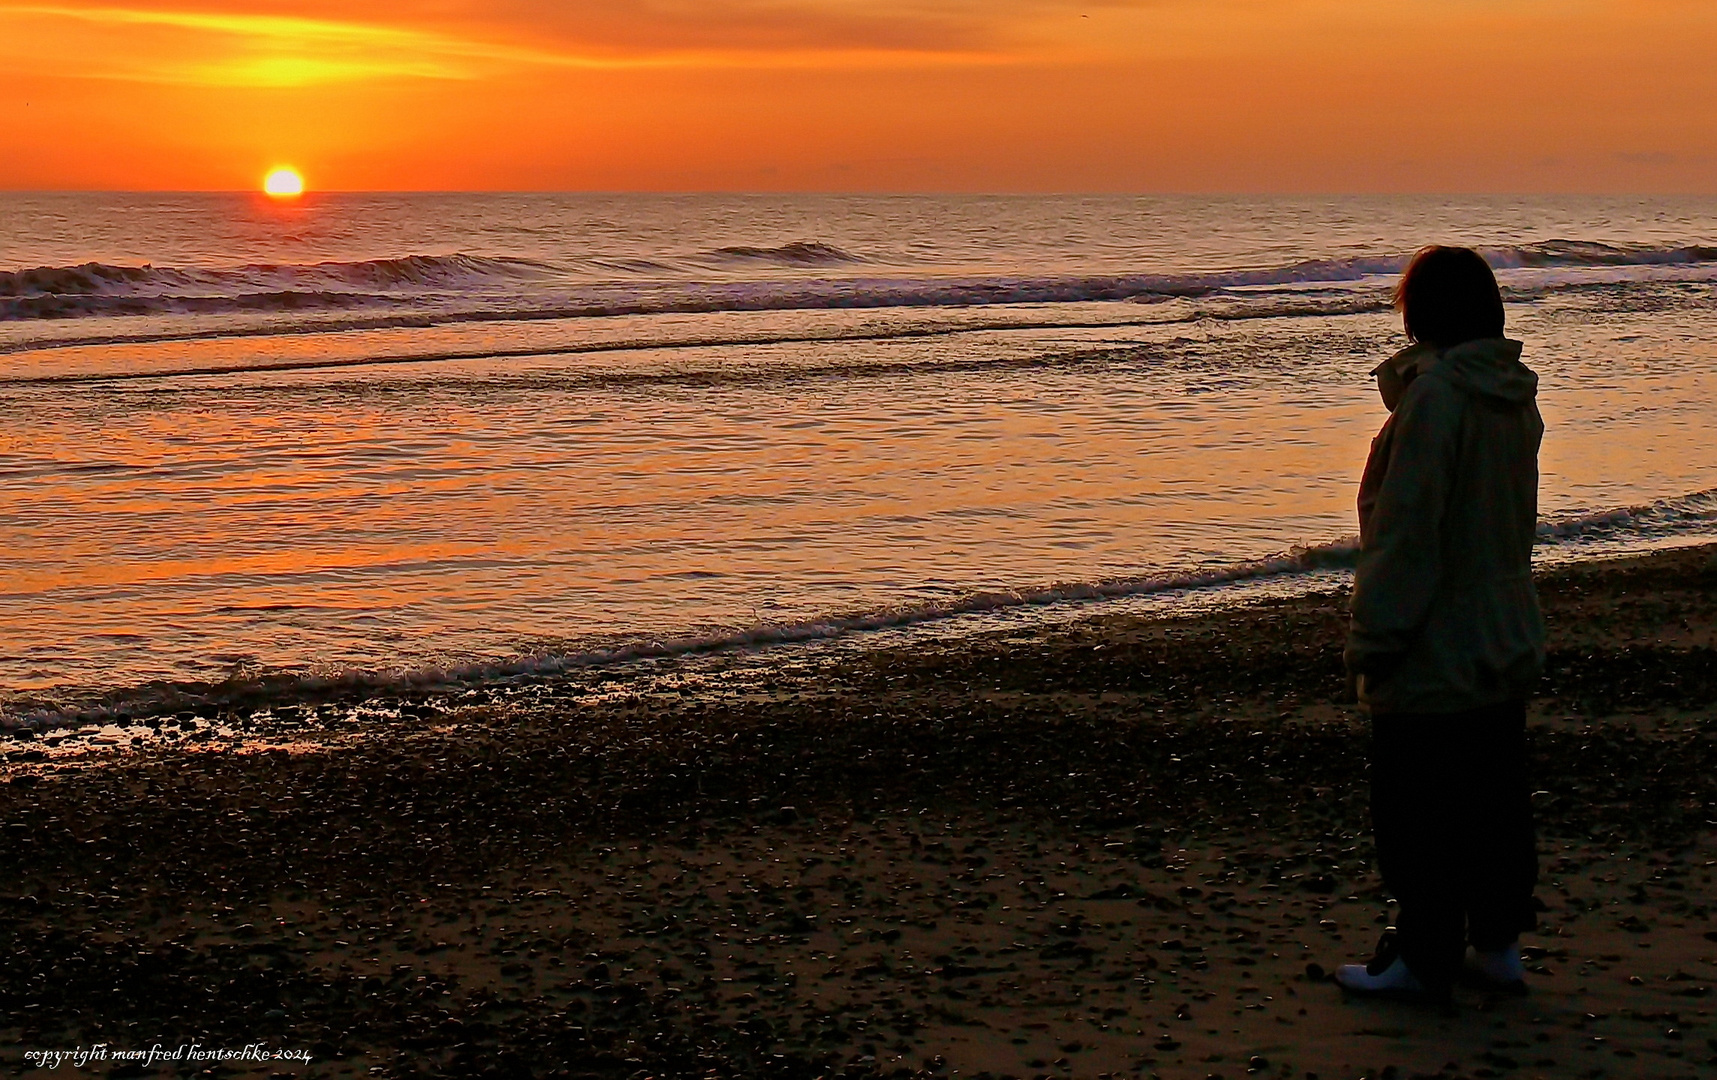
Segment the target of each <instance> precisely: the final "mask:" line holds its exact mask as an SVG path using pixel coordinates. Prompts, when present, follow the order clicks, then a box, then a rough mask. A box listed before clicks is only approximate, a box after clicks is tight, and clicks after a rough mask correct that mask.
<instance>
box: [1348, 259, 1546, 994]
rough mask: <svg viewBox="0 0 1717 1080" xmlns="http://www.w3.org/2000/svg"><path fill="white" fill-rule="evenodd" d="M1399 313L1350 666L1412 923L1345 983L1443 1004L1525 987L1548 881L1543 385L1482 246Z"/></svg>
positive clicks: (1367, 488) (1364, 535)
mask: <svg viewBox="0 0 1717 1080" xmlns="http://www.w3.org/2000/svg"><path fill="white" fill-rule="evenodd" d="M1395 305H1396V307H1397V308H1398V309H1399V310H1400V312H1401V315H1402V321H1403V323H1404V325H1405V329H1406V332H1407V337H1408V338H1409V340H1411V341H1412V342H1413V344H1412V345H1411V346H1410V347H1408V348H1406V349H1404V350H1402V351H1401V352H1399V353H1397V354H1396V355H1394V356H1392V357H1390V358H1389V359H1388V360H1386V361H1385V362H1384V363H1383V364H1381V365H1380V366H1379V367H1378V368H1377V369H1376V370H1375V371H1374V372H1373V374H1374V375H1375V376H1376V377H1377V386H1378V391H1379V393H1380V394H1381V395H1382V397H1383V401H1384V404H1385V405H1386V406H1387V407H1388V408H1389V410H1390V415H1389V419H1388V421H1387V422H1386V423H1385V424H1384V425H1383V428H1382V430H1381V431H1380V432H1379V433H1378V435H1377V438H1376V439H1375V440H1373V442H1372V446H1371V455H1370V458H1369V459H1368V460H1367V462H1366V466H1365V475H1364V478H1363V479H1362V480H1361V482H1360V489H1359V520H1360V555H1359V566H1358V570H1357V571H1356V573H1355V578H1354V588H1353V600H1352V620H1351V625H1350V628H1349V632H1348V639H1347V648H1346V650H1345V653H1344V657H1343V658H1344V660H1345V662H1346V664H1347V668H1348V671H1349V673H1350V674H1351V675H1352V676H1353V677H1354V680H1355V688H1356V691H1357V694H1358V697H1359V701H1360V704H1361V706H1362V707H1363V708H1364V709H1365V710H1366V711H1367V712H1368V713H1369V714H1370V717H1371V734H1372V742H1371V814H1372V826H1373V829H1374V830H1375V834H1376V841H1377V861H1378V868H1379V870H1380V872H1381V873H1382V876H1383V881H1384V884H1385V886H1386V887H1387V888H1388V889H1389V890H1390V891H1391V892H1392V893H1393V894H1394V896H1395V898H1396V900H1397V902H1398V903H1399V905H1400V913H1399V919H1398V926H1397V927H1395V928H1391V930H1390V931H1387V932H1385V934H1384V936H1383V940H1382V941H1381V942H1380V943H1379V944H1378V948H1377V953H1376V955H1375V956H1374V957H1373V958H1372V960H1371V961H1370V962H1369V963H1367V964H1363V965H1362V964H1349V965H1347V966H1345V967H1342V968H1341V969H1340V970H1338V971H1337V972H1336V981H1337V983H1339V984H1340V985H1341V986H1342V987H1343V988H1344V989H1346V990H1348V991H1351V992H1354V993H1358V994H1373V995H1385V996H1394V997H1403V998H1414V999H1420V1000H1430V1001H1446V1000H1448V998H1449V995H1450V993H1451V989H1452V986H1453V984H1454V982H1455V981H1456V980H1457V979H1462V980H1464V981H1474V982H1478V983H1482V984H1484V985H1486V986H1488V987H1491V988H1493V989H1501V990H1505V991H1513V992H1524V990H1525V982H1524V971H1523V968H1522V965H1521V960H1520V953H1519V936H1520V934H1521V933H1522V932H1523V931H1526V930H1530V929H1532V928H1533V926H1534V925H1535V924H1536V916H1535V914H1534V905H1533V898H1532V890H1533V887H1534V885H1535V884H1536V882H1537V876H1538V862H1537V853H1536V848H1535V838H1534V833H1533V823H1532V805H1531V796H1530V793H1529V790H1528V787H1527V780H1526V747H1525V727H1526V697H1527V695H1528V693H1529V692H1530V690H1531V687H1532V684H1533V682H1534V680H1535V679H1536V678H1537V677H1538V674H1539V672H1540V670H1541V668H1542V666H1543V660H1544V623H1543V617H1542V615H1541V614H1540V612H1539V607H1538V596H1537V593H1536V591H1535V589H1534V587H1533V583H1532V545H1533V541H1534V538H1535V536H1536V532H1537V524H1538V505H1537V503H1538V448H1539V444H1540V442H1541V440H1542V438H1543V433H1544V424H1543V421H1542V420H1541V419H1540V418H1539V415H1538V408H1537V405H1536V403H1535V399H1536V397H1537V390H1538V377H1537V376H1536V375H1534V374H1533V373H1532V371H1531V370H1529V369H1528V368H1527V367H1526V366H1525V365H1524V364H1522V363H1521V362H1520V355H1521V344H1520V342H1518V341H1511V340H1508V339H1507V338H1505V337H1503V322H1504V312H1503V304H1502V295H1501V291H1500V290H1499V289H1498V287H1497V283H1496V277H1495V275H1494V274H1492V273H1491V270H1490V267H1489V266H1488V265H1487V264H1486V263H1485V261H1484V259H1483V257H1481V256H1480V255H1479V254H1478V253H1477V252H1474V251H1472V250H1470V249H1467V248H1453V247H1428V248H1425V249H1424V250H1422V251H1420V252H1419V253H1418V254H1417V255H1416V256H1415V257H1414V259H1413V261H1412V263H1411V264H1410V265H1409V266H1408V267H1407V270H1406V272H1405V273H1404V274H1403V275H1402V278H1401V281H1400V284H1399V285H1398V286H1397V288H1396V290H1395ZM1469 943H1470V944H1471V946H1472V950H1473V951H1472V954H1471V955H1470V956H1469V955H1466V947H1467V945H1468V944H1469Z"/></svg>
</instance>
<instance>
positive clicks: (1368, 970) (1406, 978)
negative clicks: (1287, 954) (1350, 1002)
mask: <svg viewBox="0 0 1717 1080" xmlns="http://www.w3.org/2000/svg"><path fill="white" fill-rule="evenodd" d="M1335 982H1336V985H1337V986H1339V987H1341V988H1342V989H1343V990H1346V991H1347V992H1348V993H1350V994H1362V995H1364V996H1366V997H1381V998H1393V999H1395V1000H1397V1001H1411V1002H1417V1003H1422V1004H1438V1003H1440V1004H1447V1003H1448V992H1447V991H1446V990H1445V991H1443V992H1442V993H1435V994H1434V993H1432V992H1431V991H1429V990H1427V989H1426V988H1425V984H1424V983H1422V982H1420V981H1419V977H1418V976H1417V975H1415V974H1413V971H1412V969H1410V968H1409V967H1408V966H1407V961H1406V960H1404V959H1402V958H1401V950H1400V946H1399V944H1398V942H1397V940H1396V932H1395V928H1394V927H1393V926H1391V927H1388V928H1387V929H1385V930H1384V931H1383V936H1382V938H1380V939H1379V940H1378V942H1377V953H1376V955H1374V956H1372V958H1371V962H1370V963H1367V964H1343V965H1342V966H1341V967H1339V968H1337V969H1336V973H1335Z"/></svg>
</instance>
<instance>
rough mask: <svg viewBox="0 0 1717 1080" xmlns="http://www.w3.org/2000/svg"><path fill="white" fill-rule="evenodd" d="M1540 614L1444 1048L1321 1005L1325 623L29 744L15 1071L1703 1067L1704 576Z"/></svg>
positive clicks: (4, 1042) (1, 931)
mask: <svg viewBox="0 0 1717 1080" xmlns="http://www.w3.org/2000/svg"><path fill="white" fill-rule="evenodd" d="M1539 581H1540V589H1541V592H1542V594H1543V596H1544V601H1545V608H1546V614H1547V618H1548V620H1549V622H1550V626H1551V664H1550V670H1549V672H1548V673H1547V676H1546V679H1545V680H1544V683H1543V686H1542V688H1541V693H1540V696H1539V698H1538V699H1537V700H1536V701H1535V702H1534V704H1533V708H1532V712H1531V720H1530V723H1531V731H1532V740H1533V742H1532V753H1533V763H1534V769H1535V775H1536V778H1537V779H1536V784H1537V786H1538V787H1539V788H1540V789H1541V790H1540V792H1539V794H1538V797H1537V798H1536V800H1535V804H1536V807H1537V812H1538V815H1539V821H1540V831H1541V844H1540V851H1541V860H1542V866H1543V873H1542V879H1543V883H1542V884H1541V887H1540V890H1539V896H1540V899H1542V900H1543V901H1544V902H1545V904H1546V906H1547V908H1548V910H1547V911H1546V912H1545V913H1544V915H1543V923H1542V925H1541V932H1540V934H1539V935H1538V936H1537V937H1535V938H1530V939H1528V943H1529V944H1530V945H1532V946H1534V947H1535V948H1536V949H1538V950H1540V952H1538V953H1537V954H1536V955H1535V956H1534V958H1533V967H1534V968H1535V971H1536V974H1535V975H1534V976H1533V982H1534V985H1535V986H1536V987H1537V989H1536V992H1535V993H1534V994H1533V995H1532V996H1531V997H1529V998H1526V999H1523V1000H1520V1001H1513V1000H1489V999H1485V998H1483V997H1482V996H1478V995H1470V994H1469V995H1466V996H1464V997H1463V999H1462V1006H1463V1007H1462V1009H1461V1012H1460V1013H1459V1015H1457V1016H1452V1017H1444V1016H1432V1015H1428V1014H1423V1013H1417V1012H1414V1011H1412V1010H1408V1009H1404V1008H1402V1007H1397V1006H1388V1005H1382V1004H1376V1003H1352V1004H1344V1003H1343V1002H1342V1001H1341V998H1340V995H1339V993H1338V992H1337V991H1336V989H1335V988H1334V987H1333V986H1329V985H1327V984H1325V983H1323V982H1322V981H1321V980H1320V979H1318V978H1317V977H1316V976H1317V975H1318V974H1319V971H1320V970H1326V971H1327V970H1329V969H1332V968H1333V967H1334V966H1335V965H1337V964H1339V963H1343V962H1347V961H1349V960H1353V959H1364V958H1365V956H1367V955H1369V953H1370V949H1371V946H1372V944H1373V943H1374V941H1375V937H1376V932H1377V930H1378V929H1379V928H1380V926H1381V925H1382V921H1386V919H1387V913H1386V908H1385V906H1384V904H1383V900H1384V897H1383V896H1382V893H1381V888H1380V886H1379V885H1378V883H1377V881H1376V878H1375V875H1374V873H1373V872H1372V870H1371V868H1370V863H1369V834H1368V832H1367V830H1366V825H1365V814H1364V799H1365V790H1364V773H1363V769H1364V755H1365V742H1364V730H1365V729H1364V723H1363V719H1362V718H1361V717H1360V716H1358V715H1357V713H1356V712H1355V711H1354V710H1353V709H1352V707H1351V706H1350V705H1348V704H1346V703H1345V701H1344V700H1343V698H1344V686H1345V678H1344V676H1343V675H1342V672H1341V665H1340V645H1341V633H1342V631H1343V628H1344V626H1345V616H1344V613H1343V608H1342V605H1343V602H1344V597H1343V596H1342V595H1341V594H1339V593H1336V592H1319V593H1312V594H1309V595H1305V596H1297V597H1288V598H1277V599H1266V600H1263V601H1260V602H1256V603H1253V604H1250V605H1246V606H1243V607H1237V608H1233V609H1225V610H1218V611H1205V612H1197V613H1193V614H1190V615H1183V616H1178V617H1149V616H1133V615H1116V614H1108V615H1103V614H1099V615H1095V616H1092V617H1089V618H1085V619H1080V620H1074V621H1069V622H1064V623H1055V624H1049V625H1044V626H1038V627H1033V628H1029V629H1023V630H1014V631H998V632H995V633H991V634H983V635H977V636H974V637H964V638H960V639H956V640H950V641H947V642H943V643H940V644H938V643H936V642H927V643H916V644H913V645H911V646H906V647H900V648H893V649H877V650H870V651H863V652H857V651H855V652H853V653H850V654H845V655H841V656H834V657H826V658H822V659H813V660H808V661H805V662H803V663H800V664H798V665H797V666H790V667H786V668H771V667H769V666H767V665H755V664H751V665H745V664H740V663H738V662H735V663H733V664H731V665H724V664H723V663H721V662H720V661H717V662H713V663H710V664H708V665H706V667H707V670H705V671H703V672H701V673H700V674H699V677H698V678H697V679H696V680H693V681H687V682H685V683H684V685H678V684H677V682H678V681H677V680H676V678H675V677H674V675H673V673H672V672H665V673H664V672H658V673H657V675H655V676H653V677H652V680H650V681H647V682H645V683H642V684H640V685H638V686H631V687H628V686H626V685H616V686H614V687H612V688H611V692H610V693H609V694H608V695H607V696H604V694H603V693H601V692H595V691H600V690H601V686H600V685H599V684H600V683H601V682H602V680H601V679H592V680H590V681H589V682H588V683H585V682H580V683H578V685H577V686H576V688H575V692H573V693H570V694H568V693H562V692H560V690H559V688H557V687H556V686H555V685H554V684H542V685H535V686H529V687H523V688H520V689H519V690H518V692H517V693H513V694H509V695H479V696H478V697H476V698H471V699H466V700H463V701H461V700H458V699H454V700H450V701H448V702H446V703H445V704H439V703H434V702H430V701H424V702H420V703H416V704H414V705H413V709H414V712H413V714H412V715H411V717H410V720H411V723H409V724H407V723H405V722H404V721H402V722H401V723H400V724H399V725H397V726H395V727H393V728H390V729H387V730H384V731H382V732H380V733H378V734H377V735H376V736H375V737H373V738H364V739H359V740H353V741H350V742H339V741H337V740H336V741H334V742H332V743H331V744H329V745H323V746H320V747H318V748H317V749H316V751H315V752H309V753H292V752H288V751H286V750H279V749H277V750H266V751H261V752H256V753H242V754H241V753H231V752H226V751H224V750H221V749H219V748H207V749H205V750H202V751H196V750H187V749H185V748H182V747H180V746H169V747H166V748H164V749H161V750H145V751H137V752H133V753H129V754H127V755H125V756H123V757H114V758H106V759H104V760H102V761H100V762H99V763H92V764H89V765H80V764H75V763H67V764H64V765H61V764H59V763H56V762H53V761H48V760H45V759H46V758H47V754H46V753H45V752H44V751H42V750H41V749H40V748H36V747H32V746H30V745H29V744H27V743H22V742H17V741H8V742H7V743H6V744H5V745H6V746H7V748H8V749H7V772H8V775H7V777H6V779H7V781H8V782H7V783H4V784H0V807H3V820H4V821H5V822H6V826H5V827H6V832H7V846H8V849H9V851H10V852H11V854H12V855H13V859H12V862H13V864H14V865H15V866H16V867H17V868H18V870H19V872H18V873H17V874H16V875H15V883H13V884H9V885H8V886H6V887H5V888H4V895H0V1018H3V1019H0V1060H5V1061H8V1062H12V1061H19V1062H21V1061H22V1056H23V1053H24V1051H26V1050H34V1049H48V1050H53V1049H70V1048H71V1047H73V1046H74V1045H77V1044H78V1043H83V1044H85V1045H87V1044H90V1043H92V1042H106V1043H109V1044H111V1045H113V1046H116V1047H125V1046H129V1045H142V1046H145V1047H146V1046H147V1045H149V1044H150V1043H153V1042H161V1043H163V1044H167V1045H176V1044H179V1043H186V1042H190V1041H200V1042H201V1043H202V1044H203V1045H205V1046H223V1045H230V1046H235V1047H239V1046H244V1045H246V1044H250V1043H256V1042H258V1041H259V1040H260V1041H264V1042H269V1043H271V1044H272V1045H274V1046H277V1047H281V1048H288V1049H295V1050H305V1051H308V1052H309V1053H310V1055H311V1058H312V1060H311V1063H310V1064H309V1065H308V1066H304V1065H301V1064H293V1065H291V1067H290V1068H289V1069H288V1070H287V1074H288V1075H294V1076H297V1075H306V1076H358V1075H380V1076H390V1077H391V1076H400V1077H404V1076H431V1075H470V1074H472V1073H473V1072H475V1073H477V1074H482V1073H483V1072H484V1071H485V1070H487V1069H488V1068H489V1067H490V1066H494V1067H496V1068H497V1069H498V1070H499V1071H498V1072H497V1073H496V1075H520V1076H524V1075H571V1076H614V1077H631V1076H705V1075H716V1076H781V1077H789V1076H792V1077H797V1076H805V1077H813V1076H837V1075H839V1076H873V1075H925V1076H929V1075H937V1076H953V1075H959V1076H963V1077H975V1076H983V1075H986V1074H987V1075H989V1076H991V1077H993V1078H998V1080H999V1078H1000V1077H1003V1076H1016V1077H1026V1076H1038V1075H1049V1076H1080V1077H1085V1076H1104V1075H1116V1076H1133V1075H1139V1076H1149V1075H1152V1074H1156V1075H1159V1076H1162V1077H1165V1078H1168V1077H1179V1076H1198V1077H1204V1076H1208V1075H1214V1074H1221V1075H1224V1076H1226V1077H1228V1078H1229V1080H1232V1078H1233V1077H1235V1076H1238V1075H1244V1074H1247V1073H1248V1072H1251V1073H1254V1074H1256V1075H1271V1076H1277V1075H1281V1076H1287V1075H1292V1076H1295V1077H1300V1076H1303V1075H1305V1074H1306V1073H1308V1072H1315V1073H1317V1074H1318V1075H1319V1077H1320V1080H1329V1078H1332V1077H1353V1078H1355V1080H1357V1078H1358V1077H1360V1076H1362V1075H1371V1076H1381V1075H1383V1074H1382V1072H1381V1071H1380V1070H1383V1069H1384V1068H1386V1067H1387V1066H1391V1065H1393V1066H1395V1067H1396V1070H1397V1073H1396V1074H1397V1075H1399V1076H1401V1077H1403V1078H1405V1077H1407V1076H1410V1075H1415V1074H1418V1075H1442V1076H1446V1077H1453V1076H1486V1075H1502V1074H1507V1075H1519V1076H1533V1075H1543V1076H1560V1075H1582V1076H1594V1077H1595V1076H1635V1075H1638V1076H1665V1077H1670V1076H1683V1075H1686V1076H1693V1075H1696V1074H1697V1073H1698V1072H1699V1070H1700V1069H1701V1068H1702V1067H1704V1065H1705V1063H1706V1061H1707V1059H1708V1058H1711V1057H1713V1056H1714V1055H1717V1043H1711V1044H1709V1045H1708V1044H1707V1041H1706V1040H1707V1039H1711V1038H1717V1023H1713V1021H1712V1018H1711V1015H1710V1012H1711V1009H1712V1008H1713V1007H1717V1004H1714V1003H1713V1001H1712V998H1711V997H1710V996H1708V995H1710V993H1711V987H1712V986H1713V984H1714V982H1717V966H1713V961H1714V960H1717V924H1714V923H1713V922H1712V921H1711V910H1712V906H1713V888H1714V887H1713V886H1712V885H1711V884H1710V878H1711V874H1712V867H1713V865H1717V653H1714V652H1713V648H1714V646H1717V545H1706V546H1701V547H1685V548H1677V549H1672V550H1668V551H1663V552H1658V553H1655V554H1651V555H1646V556H1638V557H1632V558H1624V559H1619V560H1609V561H1603V562H1589V563H1585V562H1583V563H1575V564H1572V565H1568V566H1561V567H1556V568H1553V569H1550V570H1547V571H1544V572H1541V573H1540V574H1539ZM616 681H617V682H622V681H620V680H616ZM587 691H589V692H587ZM334 727H335V729H337V727H338V725H337V724H336V725H334ZM38 754H39V755H41V758H42V759H40V760H33V759H32V758H31V755H38ZM19 755H26V756H25V757H20V756H19ZM1707 935H1712V936H1710V937H1707ZM1309 965H1317V967H1315V968H1313V967H1309ZM1630 979H1637V980H1639V982H1638V984H1635V983H1632V982H1630V981H1629V980H1630ZM1696 991H1697V992H1696ZM1183 1014H1184V1015H1183ZM1671 1032H1673V1034H1671ZM1165 1036H1166V1037H1165ZM1541 1036H1542V1038H1541ZM1015 1040H1024V1041H1023V1042H1020V1041H1015ZM1594 1040H1602V1041H1594ZM1170 1044H1173V1045H1172V1046H1171V1045H1170ZM1516 1044H1518V1045H1516ZM1257 1058H1261V1059H1263V1060H1264V1061H1265V1062H1266V1064H1264V1065H1258V1064H1257V1063H1256V1061H1255V1060H1254V1059H1257ZM1504 1061H1506V1062H1512V1065H1505V1064H1503V1062H1504ZM1451 1062H1452V1063H1454V1067H1453V1068H1450V1069H1445V1068H1444V1066H1445V1065H1447V1064H1449V1063H1451ZM1540 1062H1553V1063H1554V1064H1539V1063H1540ZM201 1067H203V1066H201V1065H199V1068H201ZM174 1068H180V1067H174ZM282 1068H283V1066H282ZM556 1069H560V1070H561V1071H560V1072H556V1071H555V1070H556ZM1594 1069H1596V1070H1599V1071H1597V1072H1593V1070H1594ZM1486 1070H1488V1072H1487V1071H1486ZM183 1071H186V1072H189V1071H190V1069H189V1067H188V1065H187V1066H183ZM272 1071H276V1069H274V1068H271V1067H264V1066H259V1065H246V1064H244V1063H238V1064H232V1063H229V1064H228V1065H226V1066H223V1067H222V1071H221V1072H219V1073H217V1075H269V1074H270V1073H271V1072H272ZM169 1074H173V1073H169ZM43 1075H46V1074H45V1073H43ZM114 1075H154V1073H153V1072H137V1071H133V1072H130V1073H125V1072H117V1073H114Z"/></svg>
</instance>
